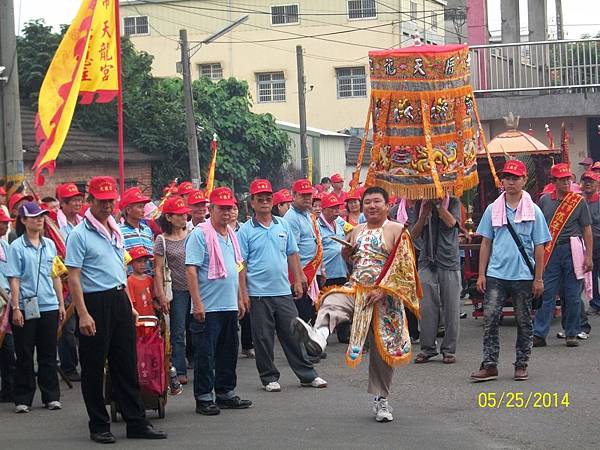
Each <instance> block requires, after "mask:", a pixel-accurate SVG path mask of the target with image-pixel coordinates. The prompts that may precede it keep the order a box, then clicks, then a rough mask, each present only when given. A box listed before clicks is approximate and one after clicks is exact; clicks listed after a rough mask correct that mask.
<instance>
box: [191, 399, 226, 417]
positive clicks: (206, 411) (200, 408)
mask: <svg viewBox="0 0 600 450" xmlns="http://www.w3.org/2000/svg"><path fill="white" fill-rule="evenodd" d="M196 412H197V413H198V414H203V415H205V416H217V415H219V414H221V410H220V409H219V407H218V406H217V405H216V404H215V402H200V401H198V402H196Z"/></svg>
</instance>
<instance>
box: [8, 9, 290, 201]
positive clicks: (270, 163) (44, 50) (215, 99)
mask: <svg viewBox="0 0 600 450" xmlns="http://www.w3.org/2000/svg"><path fill="white" fill-rule="evenodd" d="M63 31H64V29H63ZM59 43H60V34H56V33H52V30H51V28H50V27H47V26H45V25H44V22H43V20H37V21H33V22H29V23H27V24H26V25H25V27H24V30H23V36H22V37H21V38H19V76H20V77H21V78H23V80H22V83H21V97H22V99H23V101H24V102H26V103H28V104H29V105H30V106H32V107H34V108H35V107H37V95H38V92H39V89H40V87H41V83H42V81H43V78H44V76H45V73H46V71H47V68H48V66H49V65H50V61H51V60H52V56H53V55H54V52H55V50H56V48H57V47H58V44H59ZM121 47H122V62H123V104H124V108H123V112H124V135H125V141H126V142H128V143H129V144H131V145H133V146H134V147H136V148H138V149H140V150H141V151H143V152H146V153H148V154H152V155H158V156H160V160H159V161H156V162H155V163H154V166H153V188H154V192H156V193H159V192H161V189H162V187H164V186H165V185H166V184H167V183H168V182H169V181H171V180H172V179H174V178H176V177H178V178H180V179H189V162H188V152H187V142H186V138H185V109H184V105H183V92H182V82H181V80H180V79H178V78H155V77H153V76H152V75H151V68H152V61H153V57H152V56H151V55H149V54H148V53H145V52H138V51H136V50H135V48H134V46H133V44H132V43H131V41H129V40H128V39H123V40H122V44H121ZM40 54H41V57H39V58H37V59H35V58H36V55H40ZM192 90H193V95H194V110H195V121H196V123H197V124H198V125H200V126H201V127H202V128H203V131H202V132H201V133H200V134H199V136H198V139H199V144H198V145H199V150H200V152H199V153H200V167H201V170H203V174H202V175H203V178H205V176H206V170H207V167H208V163H209V160H210V157H211V151H210V142H211V140H212V136H213V133H216V134H217V135H218V140H219V144H218V156H217V172H216V175H215V178H216V181H217V184H227V185H232V186H233V187H235V189H236V191H238V192H241V191H243V190H244V189H245V188H246V187H247V186H248V184H249V182H250V181H251V180H252V179H253V178H255V177H267V176H268V177H269V178H270V179H271V180H272V181H274V182H277V181H279V179H278V178H280V177H281V175H280V174H281V173H282V167H283V166H284V165H285V164H286V163H287V162H288V161H289V158H290V153H289V146H290V141H289V138H288V136H287V134H286V133H285V132H283V131H281V130H279V129H278V128H277V127H276V125H275V119H274V118H273V116H272V115H270V114H255V113H253V112H252V111H251V110H250V108H251V106H252V105H251V101H250V93H249V90H248V84H247V83H246V82H245V81H239V80H236V79H234V78H229V79H227V80H220V81H219V82H217V83H213V82H211V81H210V80H209V79H208V78H201V79H200V80H196V81H194V83H193V88H192ZM116 117H117V110H116V101H115V102H111V103H108V104H92V105H79V106H78V107H77V109H76V111H75V116H74V123H73V125H72V126H79V127H82V128H84V129H86V130H90V131H93V132H96V133H98V134H100V135H102V136H106V137H112V138H115V137H116V135H117V127H116ZM59 163H60V157H59Z"/></svg>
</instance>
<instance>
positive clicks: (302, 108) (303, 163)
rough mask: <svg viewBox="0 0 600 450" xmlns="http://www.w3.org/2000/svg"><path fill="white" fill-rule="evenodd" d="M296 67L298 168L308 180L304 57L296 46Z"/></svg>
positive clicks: (300, 47) (300, 48) (300, 49)
mask: <svg viewBox="0 0 600 450" xmlns="http://www.w3.org/2000/svg"><path fill="white" fill-rule="evenodd" d="M296 67H297V70H298V115H299V117H300V167H301V169H302V176H303V177H304V178H308V177H309V175H308V146H307V143H306V88H305V85H306V82H305V81H304V55H303V54H302V46H301V45H297V46H296Z"/></svg>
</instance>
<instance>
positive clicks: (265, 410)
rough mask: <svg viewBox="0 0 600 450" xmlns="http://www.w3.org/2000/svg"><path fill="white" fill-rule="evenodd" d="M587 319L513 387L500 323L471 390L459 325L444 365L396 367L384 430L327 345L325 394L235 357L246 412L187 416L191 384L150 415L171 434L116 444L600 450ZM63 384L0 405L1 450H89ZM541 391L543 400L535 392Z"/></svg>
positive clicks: (596, 377) (478, 325)
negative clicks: (263, 378)
mask: <svg viewBox="0 0 600 450" xmlns="http://www.w3.org/2000/svg"><path fill="white" fill-rule="evenodd" d="M467 308H470V307H465V310H467ZM590 322H591V325H592V327H593V328H594V329H593V330H592V336H591V338H590V340H588V341H586V342H583V343H582V345H581V346H580V347H578V348H567V347H566V346H565V345H564V341H563V340H559V339H556V338H555V337H554V336H555V334H556V331H558V329H559V325H560V323H559V321H558V320H555V322H554V324H553V327H552V329H551V335H550V337H549V338H548V344H549V345H548V347H546V348H540V349H534V353H533V358H532V360H531V362H530V368H529V372H530V379H529V381H525V382H515V381H513V380H512V372H513V367H512V362H513V360H514V343H515V337H516V329H515V326H514V322H513V321H512V320H511V319H508V320H506V321H505V323H504V325H503V326H502V329H501V337H502V340H501V362H500V366H499V370H500V378H499V379H498V380H496V381H491V382H487V383H479V384H477V383H471V382H470V381H469V378H468V376H469V374H470V373H471V371H473V370H475V369H477V368H478V367H479V363H480V358H481V338H482V320H481V319H479V320H475V319H473V318H471V317H469V318H467V319H464V320H461V327H462V328H461V338H460V341H459V351H458V352H457V355H456V356H457V358H458V361H457V363H456V364H454V365H444V364H442V363H441V359H438V360H432V361H431V362H429V363H427V364H423V365H414V364H410V365H407V366H403V367H401V368H399V369H397V371H396V376H395V379H394V388H393V394H392V395H391V396H390V404H391V405H392V406H393V407H394V418H395V420H394V421H393V422H391V423H387V424H378V423H376V422H375V421H374V419H373V414H372V412H371V400H372V399H371V397H370V396H369V395H368V394H367V393H366V385H367V382H366V381H367V361H366V360H365V361H364V362H363V363H362V364H361V365H360V366H359V367H358V368H357V369H349V368H347V367H345V365H344V362H343V352H344V350H345V348H344V346H343V345H342V344H338V343H337V342H335V338H333V340H332V339H330V342H331V343H332V344H331V345H330V346H329V347H328V354H329V357H328V358H327V359H326V360H324V361H322V362H321V363H320V364H319V365H318V371H319V374H320V375H321V376H322V377H323V378H325V379H326V380H328V381H329V387H328V388H327V389H312V388H301V387H300V386H299V383H298V381H297V380H296V379H295V377H294V375H293V374H292V372H291V371H290V370H289V368H288V367H287V364H286V362H285V359H284V358H283V356H282V353H281V351H280V349H278V352H277V363H278V366H279V368H280V370H281V372H282V377H281V380H280V382H281V384H282V388H283V390H282V392H280V393H267V392H265V391H263V390H262V389H261V385H260V382H259V379H258V376H257V373H256V368H255V365H254V361H253V360H248V359H240V360H239V365H238V386H239V392H240V394H241V395H242V397H243V398H248V399H250V400H252V401H253V402H254V405H253V407H252V408H251V409H249V410H244V411H223V412H222V413H221V415H219V416H215V417H205V416H200V415H198V414H195V413H194V401H193V395H192V386H191V384H190V385H188V386H186V389H185V392H184V394H182V395H181V396H177V397H170V398H169V403H168V404H167V414H166V418H165V419H163V420H159V419H155V418H156V413H155V412H153V411H149V412H148V416H149V417H150V418H151V419H152V420H153V422H154V424H155V426H156V427H157V428H160V429H163V430H165V431H167V432H168V433H169V439H168V440H167V441H156V442H149V441H131V440H127V439H125V427H124V425H123V423H122V422H119V423H117V424H114V425H113V428H112V431H113V432H114V434H115V435H116V437H117V439H118V443H117V445H118V446H119V448H127V449H129V448H131V449H134V448H135V449H138V448H159V447H163V448H167V447H168V448H177V449H188V448H224V449H248V448H252V449H254V448H256V449H279V448H285V449H313V448H314V449H321V450H324V449H349V448H352V449H353V448H360V449H364V448H369V447H377V448H381V449H388V448H389V449H554V448H556V449H559V448H560V449H583V448H598V411H599V409H598V405H599V400H600V357H599V355H600V338H599V337H598V336H599V334H597V333H599V330H600V317H599V316H593V317H591V318H590ZM417 350H418V349H417ZM61 387H62V388H63V399H62V400H63V405H64V409H63V410H62V411H46V410H44V409H43V408H41V404H40V399H39V395H38V396H36V400H35V403H34V407H33V409H32V411H31V413H29V414H25V415H16V414H14V413H13V412H12V405H8V404H1V405H0V430H1V431H0V432H1V434H0V448H2V449H36V450H39V449H48V450H50V449H61V450H65V449H75V448H76V449H84V448H97V446H98V444H95V443H93V442H91V441H90V440H89V439H88V432H87V416H86V413H85V409H84V406H83V401H82V399H81V393H80V390H79V386H78V385H76V387H75V389H73V390H69V389H67V387H66V385H64V384H62V385H61ZM503 392H504V393H505V394H504V396H503V397H502V393H503ZM516 392H522V393H523V405H520V406H524V403H525V401H526V400H527V399H528V398H529V394H530V393H532V396H531V398H530V399H529V404H528V406H527V408H524V407H521V408H516V407H512V408H511V407H509V406H518V403H519V400H518V399H516V398H515V397H514V393H516ZM482 393H483V394H482ZM487 393H490V394H495V395H496V399H497V403H500V402H499V400H500V398H501V397H502V404H501V405H500V406H499V407H498V408H486V407H481V406H480V405H479V404H478V400H480V401H481V402H482V403H485V402H484V400H485V399H488V405H489V404H490V403H493V399H491V397H490V396H488V395H487ZM543 393H550V394H551V396H548V395H546V396H545V397H542V396H541V394H543ZM565 393H567V394H568V400H569V405H568V407H566V406H564V405H562V406H561V405H560V404H559V406H558V407H554V405H553V404H550V403H554V395H553V394H558V396H557V397H558V401H559V403H560V402H561V401H562V400H563V399H564V394H565ZM484 397H485V398H484ZM517 397H518V396H517ZM511 398H512V402H511V401H510V400H511ZM544 400H545V401H546V405H544ZM536 401H537V402H536ZM509 403H512V405H510V404H509ZM536 403H537V404H536ZM534 406H540V407H537V408H536V407H534Z"/></svg>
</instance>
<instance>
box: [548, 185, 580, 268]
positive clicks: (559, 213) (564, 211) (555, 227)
mask: <svg viewBox="0 0 600 450" xmlns="http://www.w3.org/2000/svg"><path fill="white" fill-rule="evenodd" d="M582 201H583V197H582V196H581V195H579V194H576V193H575V192H569V193H567V195H565V198H563V200H562V202H560V205H558V208H557V209H556V211H555V212H554V216H553V217H552V220H551V221H550V224H549V225H548V228H549V229H550V236H552V240H551V241H550V242H548V244H546V247H544V267H546V265H547V264H548V261H549V260H550V256H552V252H553V251H554V247H555V245H556V242H557V241H558V236H559V235H560V232H561V231H562V229H563V228H564V227H565V225H566V223H567V221H568V220H569V218H570V217H571V214H573V211H575V209H576V208H577V206H578V205H579V203H581V202H582Z"/></svg>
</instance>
